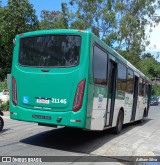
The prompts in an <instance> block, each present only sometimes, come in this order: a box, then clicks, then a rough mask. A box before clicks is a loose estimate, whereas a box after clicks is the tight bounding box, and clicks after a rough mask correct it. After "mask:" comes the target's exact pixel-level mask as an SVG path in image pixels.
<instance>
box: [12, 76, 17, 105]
mask: <svg viewBox="0 0 160 165" xmlns="http://www.w3.org/2000/svg"><path fill="white" fill-rule="evenodd" d="M12 102H13V104H14V105H15V106H16V105H17V85H16V80H15V78H14V77H12Z"/></svg>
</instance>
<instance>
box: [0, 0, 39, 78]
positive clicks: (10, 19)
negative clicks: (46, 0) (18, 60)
mask: <svg viewBox="0 0 160 165" xmlns="http://www.w3.org/2000/svg"><path fill="white" fill-rule="evenodd" d="M0 22H1V24H0V67H1V68H0V79H2V80H3V79H4V77H5V75H6V74H7V73H10V71H11V63H12V51H13V43H12V41H13V39H14V37H15V35H17V34H20V33H23V32H27V31H33V30H36V29H38V19H37V16H36V15H35V10H34V9H33V5H31V4H30V3H29V1H28V0H21V1H13V0H8V4H7V6H5V7H0Z"/></svg>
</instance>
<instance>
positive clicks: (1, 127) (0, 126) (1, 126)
mask: <svg viewBox="0 0 160 165" xmlns="http://www.w3.org/2000/svg"><path fill="white" fill-rule="evenodd" d="M3 126H4V121H3V118H2V117H1V116H0V131H2V129H3Z"/></svg>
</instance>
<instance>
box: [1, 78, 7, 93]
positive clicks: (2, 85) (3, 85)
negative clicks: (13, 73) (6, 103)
mask: <svg viewBox="0 0 160 165" xmlns="http://www.w3.org/2000/svg"><path fill="white" fill-rule="evenodd" d="M3 89H7V79H5V80H4V81H3V82H0V92H2V91H3Z"/></svg>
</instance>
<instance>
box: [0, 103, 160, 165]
mask: <svg viewBox="0 0 160 165" xmlns="http://www.w3.org/2000/svg"><path fill="white" fill-rule="evenodd" d="M4 121H5V127H4V130H3V131H2V132H1V133H0V155H2V156H8V155H10V156H59V155H60V156H66V155H67V156H73V155H74V156H83V155H106V156H160V140H159V137H160V106H152V107H151V108H150V112H149V117H148V118H147V119H145V121H144V122H143V123H142V124H140V123H132V124H127V125H125V126H124V128H123V131H122V132H121V134H120V135H114V134H113V133H112V130H106V131H103V132H86V131H82V130H79V129H66V128H59V129H53V128H49V127H42V126H37V124H35V123H27V122H21V121H15V120H11V119H9V116H5V117H4ZM72 164H73V163H72Z"/></svg>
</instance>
